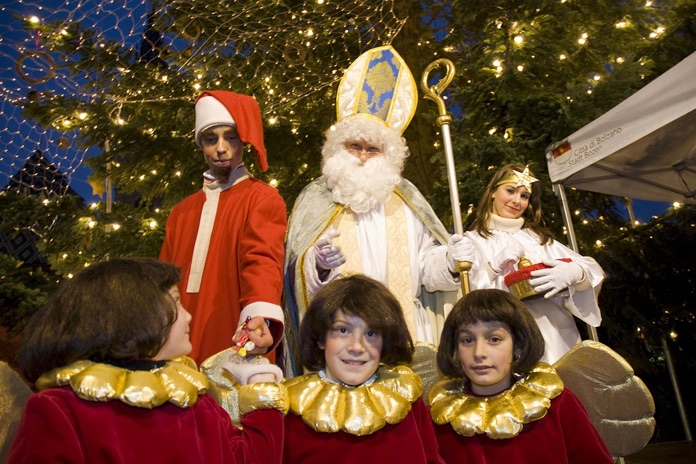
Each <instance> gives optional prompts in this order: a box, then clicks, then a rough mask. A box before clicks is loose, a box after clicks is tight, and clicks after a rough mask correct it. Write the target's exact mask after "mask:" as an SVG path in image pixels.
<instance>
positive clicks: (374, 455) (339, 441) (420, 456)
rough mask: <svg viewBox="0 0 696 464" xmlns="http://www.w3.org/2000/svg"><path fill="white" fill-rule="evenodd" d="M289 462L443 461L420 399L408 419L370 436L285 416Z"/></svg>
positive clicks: (428, 416)
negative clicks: (317, 427) (328, 429)
mask: <svg viewBox="0 0 696 464" xmlns="http://www.w3.org/2000/svg"><path fill="white" fill-rule="evenodd" d="M283 462H284V463H286V464H295V463H297V464H300V463H301V464H314V463H316V464H327V463H328V464H339V463H350V464H370V463H383V464H387V463H392V462H393V463H409V464H417V463H442V459H441V458H440V456H439V454H438V451H437V442H436V439H435V434H434V433H433V426H432V421H431V420H430V415H429V414H428V410H427V408H426V406H425V403H423V400H422V399H420V398H418V400H416V401H415V402H414V403H413V405H412V408H411V411H410V412H409V413H408V415H407V416H406V418H405V419H404V420H403V421H401V422H400V423H398V424H395V425H386V426H385V427H384V428H382V429H380V430H378V431H377V432H375V433H373V434H371V435H363V436H360V437H359V436H356V435H351V434H348V433H345V432H336V433H325V432H316V431H315V430H313V429H311V428H310V427H309V426H307V425H306V424H305V423H304V422H303V421H302V417H301V416H298V415H295V414H293V413H292V412H288V414H287V415H286V416H285V450H284V455H283Z"/></svg>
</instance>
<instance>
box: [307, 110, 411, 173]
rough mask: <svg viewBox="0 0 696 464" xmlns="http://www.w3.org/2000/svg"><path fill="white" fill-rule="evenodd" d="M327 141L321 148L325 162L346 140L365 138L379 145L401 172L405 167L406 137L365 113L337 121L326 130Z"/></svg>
mask: <svg viewBox="0 0 696 464" xmlns="http://www.w3.org/2000/svg"><path fill="white" fill-rule="evenodd" d="M325 135H326V141H325V142H324V146H323V147H322V149H321V155H322V160H323V162H326V160H327V159H328V158H330V157H331V156H333V155H334V154H335V153H337V152H338V151H339V150H342V149H344V148H345V147H344V145H345V143H346V142H353V141H359V140H365V141H366V142H368V143H370V144H372V145H375V146H376V147H379V148H380V149H381V150H382V154H383V155H384V157H385V158H387V161H388V162H389V163H390V164H393V165H395V166H398V168H399V172H401V170H402V169H403V167H404V160H405V159H406V157H407V156H408V146H407V145H406V139H404V138H403V137H401V134H400V133H399V131H397V130H396V129H392V128H391V127H388V126H387V125H386V124H385V123H384V121H382V120H380V119H378V118H375V117H371V116H368V115H364V114H356V115H353V116H349V117H347V118H345V119H342V120H341V121H339V122H337V123H336V124H334V125H333V126H331V128H330V129H329V130H327V131H326V134H325Z"/></svg>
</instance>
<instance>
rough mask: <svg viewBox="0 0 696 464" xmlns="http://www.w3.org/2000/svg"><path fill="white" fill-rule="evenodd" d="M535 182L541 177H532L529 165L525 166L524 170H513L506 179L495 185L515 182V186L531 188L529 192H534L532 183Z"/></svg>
mask: <svg viewBox="0 0 696 464" xmlns="http://www.w3.org/2000/svg"><path fill="white" fill-rule="evenodd" d="M534 182H539V179H537V178H535V177H532V176H531V175H530V174H529V166H525V168H524V171H522V172H520V171H515V170H513V171H512V174H510V175H509V176H508V177H506V178H505V179H502V180H501V181H500V182H498V183H497V184H495V186H496V187H497V186H499V185H503V184H515V187H524V188H526V189H527V190H529V193H531V192H532V184H533V183H534Z"/></svg>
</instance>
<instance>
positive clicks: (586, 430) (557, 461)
mask: <svg viewBox="0 0 696 464" xmlns="http://www.w3.org/2000/svg"><path fill="white" fill-rule="evenodd" d="M435 434H436V435H437V440H438V443H439V445H440V454H441V455H442V457H443V458H444V459H445V462H447V463H457V464H469V463H472V464H497V463H501V464H532V463H533V464H566V463H567V464H613V462H614V460H613V459H612V457H611V455H610V454H609V451H608V450H607V447H606V446H605V445H604V442H603V441H602V438H601V437H600V436H599V434H598V433H597V430H595V428H594V426H593V425H592V423H591V422H590V419H589V417H588V416H587V412H586V411H585V408H584V407H583V406H582V404H581V403H580V400H578V398H577V397H576V396H575V395H574V394H573V393H572V392H571V391H570V390H568V389H564V390H563V392H561V394H560V395H559V396H557V397H556V398H554V399H553V400H551V407H550V408H549V410H548V411H547V413H546V416H544V417H543V418H542V419H539V420H537V421H534V422H531V423H529V424H525V425H524V428H523V429H522V431H521V432H520V433H519V435H517V436H515V437H513V438H509V439H503V440H494V439H492V438H489V437H488V436H486V435H485V434H479V435H475V436H473V437H463V436H461V435H459V434H457V432H456V431H455V430H454V429H453V428H452V426H451V425H450V424H443V425H435Z"/></svg>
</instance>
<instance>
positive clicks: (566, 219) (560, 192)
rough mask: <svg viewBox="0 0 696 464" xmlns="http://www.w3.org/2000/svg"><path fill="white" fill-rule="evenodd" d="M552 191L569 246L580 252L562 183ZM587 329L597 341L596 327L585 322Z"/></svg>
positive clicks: (556, 185)
mask: <svg viewBox="0 0 696 464" xmlns="http://www.w3.org/2000/svg"><path fill="white" fill-rule="evenodd" d="M553 193H555V194H556V196H557V197H558V198H559V200H560V201H561V212H562V213H563V223H564V224H565V226H566V230H567V231H568V240H569V241H570V247H571V248H572V249H573V251H574V252H576V253H580V252H579V251H578V241H577V239H576V238H575V229H574V228H573V221H572V218H571V216H570V208H568V198H567V197H566V194H565V189H564V188H563V185H562V184H553ZM587 331H588V332H589V334H590V339H591V340H594V341H596V342H597V341H599V335H597V328H596V327H592V326H591V325H590V324H587Z"/></svg>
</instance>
